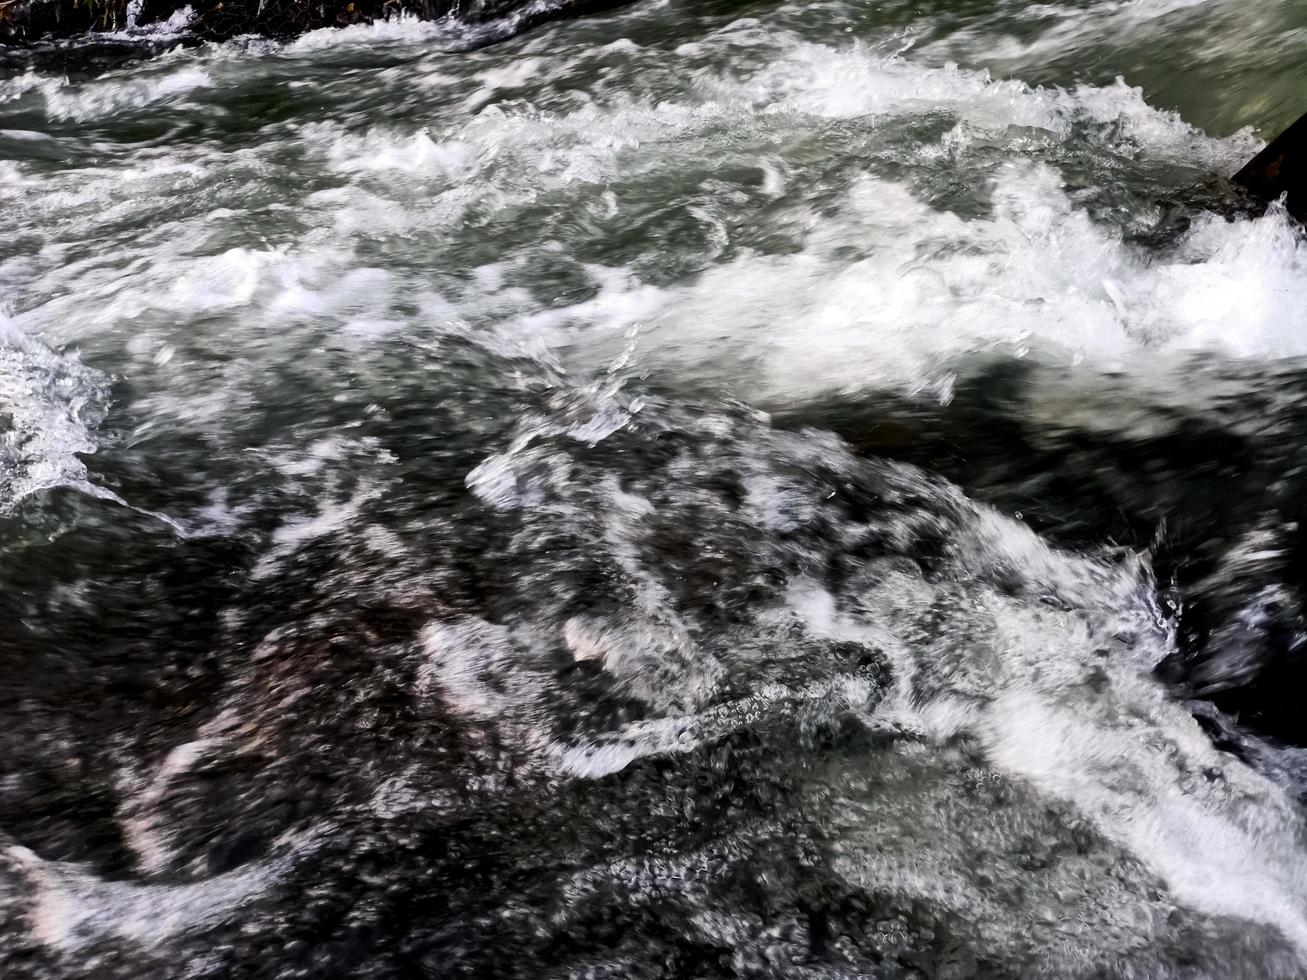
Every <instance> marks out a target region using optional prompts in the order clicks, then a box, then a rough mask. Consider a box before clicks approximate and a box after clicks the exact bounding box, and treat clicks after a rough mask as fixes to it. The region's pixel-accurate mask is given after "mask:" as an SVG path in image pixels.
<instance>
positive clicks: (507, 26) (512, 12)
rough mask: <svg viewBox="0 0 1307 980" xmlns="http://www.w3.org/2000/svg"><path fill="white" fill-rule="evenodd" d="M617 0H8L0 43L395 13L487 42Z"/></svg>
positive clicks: (265, 27) (283, 33)
mask: <svg viewBox="0 0 1307 980" xmlns="http://www.w3.org/2000/svg"><path fill="white" fill-rule="evenodd" d="M618 2H619V0H193V2H191V3H184V2H179V0H87V2H82V0H8V2H7V3H0V42H3V43H11V44H13V43H19V44H21V43H28V42H32V41H38V40H41V39H43V38H64V37H73V36H76V35H79V34H85V33H87V32H91V31H127V32H135V31H147V30H150V29H151V28H154V27H157V26H159V25H165V24H168V23H169V22H171V23H172V24H173V25H175V26H177V27H179V28H184V29H185V30H186V32H187V33H188V34H192V35H194V36H196V37H200V38H207V39H211V40H217V39H222V38H229V37H235V36H237V35H240V34H262V35H265V36H268V37H293V36H295V35H298V34H302V33H304V32H305V31H311V30H315V29H317V28H322V27H342V26H347V25H349V24H360V23H371V22H373V21H378V20H389V19H391V18H395V17H418V18H420V19H422V20H435V19H439V18H451V19H453V20H456V21H460V22H464V23H468V24H484V25H488V26H489V25H494V26H493V27H492V29H490V30H487V31H485V32H484V33H479V34H478V35H477V36H476V37H475V38H474V39H473V43H491V42H494V41H498V40H502V39H503V38H505V37H509V36H511V35H513V34H516V33H517V32H519V31H522V30H526V29H528V28H530V27H533V26H535V25H536V24H539V23H541V22H543V21H546V20H550V19H554V18H557V17H569V16H574V15H577V14H582V13H587V12H589V11H593V10H599V9H602V8H605V7H614V6H617V5H618Z"/></svg>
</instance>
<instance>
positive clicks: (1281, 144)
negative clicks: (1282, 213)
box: [1234, 115, 1307, 221]
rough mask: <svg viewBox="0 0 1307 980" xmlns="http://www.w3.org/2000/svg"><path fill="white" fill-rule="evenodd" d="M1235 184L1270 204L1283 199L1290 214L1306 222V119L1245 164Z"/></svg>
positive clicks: (1305, 116)
mask: <svg viewBox="0 0 1307 980" xmlns="http://www.w3.org/2000/svg"><path fill="white" fill-rule="evenodd" d="M1234 180H1235V183H1237V184H1242V185H1243V186H1244V187H1246V188H1248V190H1250V191H1252V192H1253V193H1254V194H1256V195H1257V196H1258V197H1263V198H1266V199H1267V200H1270V201H1273V200H1275V199H1276V198H1278V197H1280V195H1284V204H1285V207H1287V208H1288V209H1289V213H1290V214H1292V215H1293V216H1294V217H1295V218H1297V219H1298V220H1299V221H1307V115H1304V116H1303V117H1302V118H1301V119H1299V120H1298V121H1297V122H1296V123H1294V124H1293V125H1292V126H1290V127H1289V128H1288V129H1286V130H1285V131H1284V132H1283V133H1281V134H1280V135H1279V136H1277V137H1276V138H1275V139H1273V140H1272V141H1271V142H1270V144H1269V145H1268V146H1267V147H1266V149H1264V150H1262V152H1261V153H1259V154H1257V156H1255V157H1253V158H1252V159H1251V160H1250V161H1248V163H1247V164H1246V165H1245V166H1244V168H1243V169H1242V170H1240V171H1239V172H1238V173H1237V174H1235V175H1234Z"/></svg>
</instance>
